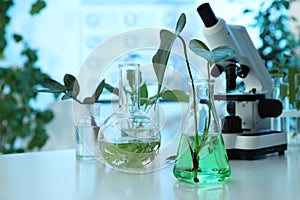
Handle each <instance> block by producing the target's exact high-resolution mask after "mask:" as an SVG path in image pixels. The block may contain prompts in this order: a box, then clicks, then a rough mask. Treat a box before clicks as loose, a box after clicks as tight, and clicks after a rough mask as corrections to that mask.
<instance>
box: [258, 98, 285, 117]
mask: <svg viewBox="0 0 300 200" xmlns="http://www.w3.org/2000/svg"><path fill="white" fill-rule="evenodd" d="M257 109H258V114H259V116H260V117H261V118H267V117H278V116H279V115H281V113H282V110H283V106H282V103H281V102H280V101H279V100H276V99H263V100H260V101H259V102H258V108H257Z"/></svg>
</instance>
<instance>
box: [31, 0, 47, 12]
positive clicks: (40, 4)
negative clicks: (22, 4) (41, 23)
mask: <svg viewBox="0 0 300 200" xmlns="http://www.w3.org/2000/svg"><path fill="white" fill-rule="evenodd" d="M45 7H46V2H45V1H42V0H37V1H36V2H35V3H34V4H32V5H31V9H30V14H31V15H36V14H39V13H40V12H41V10H43V9H44V8H45Z"/></svg>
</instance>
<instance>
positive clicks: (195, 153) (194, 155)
mask: <svg viewBox="0 0 300 200" xmlns="http://www.w3.org/2000/svg"><path fill="white" fill-rule="evenodd" d="M178 38H179V39H180V40H181V42H182V45H183V50H184V57H185V62H186V66H187V69H188V73H189V77H190V79H191V85H192V92H193V94H192V95H193V109H194V112H195V113H194V124H195V138H194V149H193V153H192V158H193V165H194V166H193V173H194V181H195V182H199V179H198V178H197V171H198V166H199V159H198V153H199V141H198V140H199V136H198V120H197V110H196V109H197V105H196V104H197V102H196V92H195V85H194V79H193V76H192V71H191V66H190V63H189V60H188V55H187V48H186V44H185V41H184V39H183V38H182V37H181V36H180V35H178Z"/></svg>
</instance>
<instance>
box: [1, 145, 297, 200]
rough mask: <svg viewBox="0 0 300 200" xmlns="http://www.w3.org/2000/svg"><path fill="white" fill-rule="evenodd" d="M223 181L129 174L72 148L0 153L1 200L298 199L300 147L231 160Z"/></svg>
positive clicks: (164, 171) (169, 169)
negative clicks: (195, 183)
mask: <svg viewBox="0 0 300 200" xmlns="http://www.w3.org/2000/svg"><path fill="white" fill-rule="evenodd" d="M230 164H231V168H232V175H231V177H230V179H229V180H228V181H227V182H226V183H224V184H216V185H208V186H192V185H187V184H184V183H182V182H179V181H178V180H177V179H175V178H174V176H173V174H172V167H173V166H172V164H171V165H169V166H167V167H165V168H163V169H160V170H158V171H155V172H151V173H146V174H128V173H123V172H118V171H115V170H113V169H109V168H107V167H104V166H103V165H102V164H100V163H99V162H98V161H76V159H75V151H74V150H62V151H46V152H36V153H24V154H13V155H2V156H0V200H48V199H49V200H94V199H95V200H97V199H103V200H110V199H112V200H127V199H130V200H136V199H138V200H139V199H141V200H150V199H151V200H160V199H163V200H177V199H178V200H179V199H180V200H189V199H209V200H211V199H212V200H213V199H222V200H227V199H228V200H248V199H249V200H250V199H251V200H253V199H254V200H277V199H278V200H279V199H280V200H282V199H284V200H289V199H291V200H298V199H300V149H299V147H289V148H288V150H287V151H286V153H285V155H283V156H277V155H272V156H268V157H266V158H262V159H259V160H252V161H248V160H231V161H230Z"/></svg>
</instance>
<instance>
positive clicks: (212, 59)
mask: <svg viewBox="0 0 300 200" xmlns="http://www.w3.org/2000/svg"><path fill="white" fill-rule="evenodd" d="M189 47H190V49H191V50H192V51H193V52H194V53H195V54H196V55H198V56H201V57H202V58H204V59H205V60H207V61H208V62H209V63H210V65H212V64H213V63H218V62H222V61H225V60H229V59H231V58H233V57H234V55H235V51H234V48H233V47H230V46H220V47H217V48H215V49H213V50H212V51H210V50H209V48H208V47H207V46H206V45H205V43H204V42H202V41H200V40H197V39H193V40H191V41H190V43H189Z"/></svg>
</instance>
